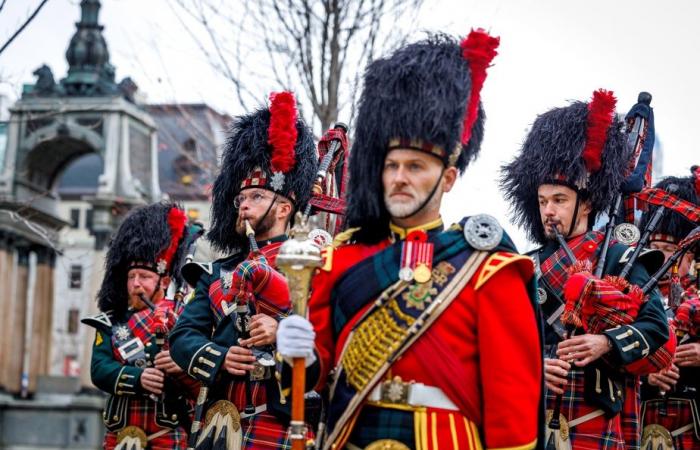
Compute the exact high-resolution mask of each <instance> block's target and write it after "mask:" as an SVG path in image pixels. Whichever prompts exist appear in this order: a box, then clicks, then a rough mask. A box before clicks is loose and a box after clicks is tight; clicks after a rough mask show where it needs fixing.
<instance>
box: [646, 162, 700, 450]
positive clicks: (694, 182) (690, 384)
mask: <svg viewBox="0 0 700 450" xmlns="http://www.w3.org/2000/svg"><path fill="white" fill-rule="evenodd" d="M670 185H675V186H676V192H675V197H676V198H677V199H680V200H683V201H685V202H688V203H689V204H690V206H692V207H694V208H695V211H700V168H698V167H697V166H694V167H692V168H691V175H690V176H688V177H667V178H665V179H663V180H661V181H660V182H659V183H658V184H657V185H656V186H655V188H657V189H660V190H664V191H665V190H666V189H667V187H668V186H670ZM679 206H680V207H679V208H673V207H668V208H666V210H665V211H664V213H663V217H662V218H661V221H660V223H659V225H658V227H657V229H656V231H655V232H654V234H653V235H652V237H651V242H650V247H651V248H656V249H658V250H660V251H662V252H663V253H664V255H665V256H666V258H667V259H669V258H672V257H675V258H677V260H676V261H675V263H674V264H672V266H671V267H672V270H671V271H670V272H668V273H667V274H666V276H664V277H663V278H661V279H660V282H659V287H660V288H661V292H662V294H663V296H664V298H665V299H666V309H667V314H668V316H669V318H670V319H671V320H672V323H673V324H674V328H675V330H676V335H677V337H678V347H677V348H676V356H675V360H674V364H673V365H672V366H671V367H670V368H668V369H664V370H661V371H659V372H657V373H654V374H651V375H649V376H648V378H647V380H646V382H645V383H644V384H643V386H642V424H643V427H644V429H643V433H642V448H643V449H645V450H646V449H650V450H672V449H675V450H680V449H691V448H700V417H699V414H698V407H700V334H698V331H700V330H699V329H698V327H699V326H700V311H699V310H698V307H700V301H699V300H698V296H697V295H698V293H697V292H698V291H697V271H696V272H695V275H694V276H695V279H693V276H692V275H691V274H692V269H693V264H695V262H696V261H697V260H699V259H700V246H698V245H697V244H694V245H692V246H689V248H685V249H684V248H682V247H685V246H686V243H685V242H682V241H686V238H687V237H690V238H691V239H692V236H690V234H691V232H693V231H696V229H695V227H697V225H699V224H700V217H692V213H693V210H692V209H691V207H689V206H686V205H679ZM689 213H690V214H689ZM652 214H653V213H652V210H651V209H649V210H648V211H647V212H645V213H644V215H643V216H642V220H641V222H642V224H645V223H647V222H649V220H650V219H651V216H652ZM695 214H696V216H697V212H696V213H695ZM689 215H690V216H691V218H694V219H695V220H690V219H689V218H688V216H689ZM681 242H682V243H683V245H682V246H681V249H679V246H680V244H681ZM674 255H675V256H674Z"/></svg>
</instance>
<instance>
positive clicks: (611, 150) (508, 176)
mask: <svg viewBox="0 0 700 450" xmlns="http://www.w3.org/2000/svg"><path fill="white" fill-rule="evenodd" d="M615 103H616V100H615V97H614V96H613V93H612V92H610V91H605V90H602V89H601V90H598V91H595V92H594V93H593V98H592V100H591V101H590V102H589V103H584V102H573V103H572V104H571V105H569V106H566V107H563V108H554V109H551V110H549V111H547V112H546V113H544V114H542V115H540V116H539V117H537V119H536V120H535V122H534V123H533V124H532V128H531V129H530V132H529V133H528V135H527V137H526V138H525V142H524V143H523V145H522V148H521V150H520V153H519V154H518V155H517V156H516V158H515V159H514V160H513V161H512V162H511V163H509V164H507V165H505V166H504V167H503V169H502V175H501V189H502V190H503V192H504V194H505V195H506V197H507V198H509V199H510V201H511V204H512V207H511V209H512V211H513V213H514V216H515V221H516V222H517V223H518V225H520V226H521V227H523V228H525V230H526V231H527V234H528V237H529V238H530V239H531V240H533V241H536V242H539V243H544V242H545V241H546V236H545V233H544V228H543V227H542V222H541V220H540V212H539V205H538V201H537V189H538V188H539V186H540V185H542V184H562V185H565V186H568V187H570V188H571V189H574V190H575V191H577V192H578V194H579V196H580V198H581V200H589V201H590V202H591V206H592V213H591V215H590V219H591V220H593V219H595V216H596V215H597V214H598V213H599V212H601V211H607V210H608V208H609V205H610V203H611V202H612V201H613V200H614V198H615V194H616V193H617V192H619V190H620V187H621V186H622V183H623V182H624V179H625V175H626V171H627V170H628V165H629V160H630V149H628V147H627V143H626V139H627V138H626V135H625V133H624V123H623V121H622V120H620V118H618V117H617V115H616V114H615Z"/></svg>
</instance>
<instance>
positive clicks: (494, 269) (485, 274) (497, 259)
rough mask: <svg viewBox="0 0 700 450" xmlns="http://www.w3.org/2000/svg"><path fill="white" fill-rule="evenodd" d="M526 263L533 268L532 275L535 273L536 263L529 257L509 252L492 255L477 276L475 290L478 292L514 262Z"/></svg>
mask: <svg viewBox="0 0 700 450" xmlns="http://www.w3.org/2000/svg"><path fill="white" fill-rule="evenodd" d="M524 261H526V262H527V264H528V265H529V267H531V268H532V273H534V270H535V266H534V263H533V262H532V259H531V258H529V257H527V256H523V255H519V254H517V253H509V252H496V253H494V254H492V255H491V256H489V258H488V259H487V260H486V262H484V265H483V266H482V267H481V271H480V272H479V273H478V274H477V277H476V285H475V286H474V289H475V290H476V289H479V288H481V286H483V285H484V284H485V283H486V282H487V281H488V280H489V279H491V277H492V276H494V275H495V274H496V273H498V271H499V270H501V269H503V268H504V267H506V266H509V265H510V264H512V263H514V262H524ZM530 275H532V274H530Z"/></svg>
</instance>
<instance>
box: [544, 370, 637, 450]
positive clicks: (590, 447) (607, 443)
mask: <svg viewBox="0 0 700 450" xmlns="http://www.w3.org/2000/svg"><path fill="white" fill-rule="evenodd" d="M567 380H568V384H567V389H566V391H565V392H564V396H563V400H562V403H561V414H562V415H563V416H564V418H565V419H566V420H567V422H571V421H572V420H574V419H577V418H579V417H582V416H584V415H586V414H588V413H591V412H593V411H596V410H597V408H596V407H594V406H591V405H589V404H587V403H586V402H585V400H584V393H583V390H584V388H583V386H584V375H583V370H582V369H578V368H573V369H572V370H570V371H569V374H568V376H567ZM555 398H556V394H554V393H552V392H550V391H547V393H546V402H547V409H548V410H552V409H554V404H555ZM621 417H622V414H616V415H615V416H614V417H612V418H610V419H608V418H606V417H605V416H604V415H603V416H598V417H596V418H594V419H591V420H589V421H587V422H584V423H582V424H579V425H577V426H576V427H574V428H572V429H570V430H569V439H570V440H571V448H572V449H573V450H596V449H599V450H625V449H626V448H627V447H626V446H625V439H624V433H623V429H622V419H621Z"/></svg>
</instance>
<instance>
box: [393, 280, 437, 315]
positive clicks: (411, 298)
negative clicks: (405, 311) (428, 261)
mask: <svg viewBox="0 0 700 450" xmlns="http://www.w3.org/2000/svg"><path fill="white" fill-rule="evenodd" d="M437 293H438V290H437V289H435V288H434V287H433V281H432V280H430V281H428V282H427V283H413V284H411V285H410V286H408V289H407V290H406V291H404V293H403V294H401V297H402V298H403V299H404V301H405V302H406V305H407V306H408V307H411V308H416V309H419V310H423V309H425V305H426V304H428V303H430V302H432V301H433V296H435V295H437Z"/></svg>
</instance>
